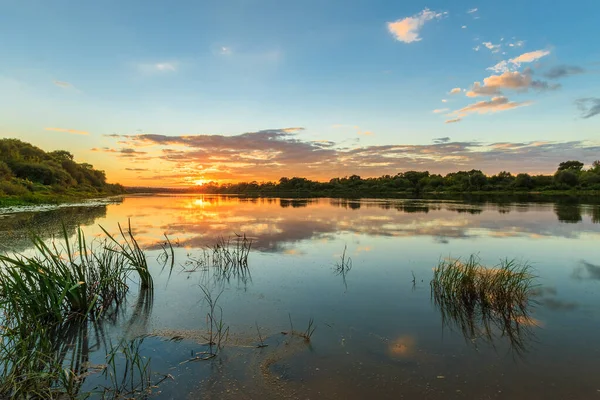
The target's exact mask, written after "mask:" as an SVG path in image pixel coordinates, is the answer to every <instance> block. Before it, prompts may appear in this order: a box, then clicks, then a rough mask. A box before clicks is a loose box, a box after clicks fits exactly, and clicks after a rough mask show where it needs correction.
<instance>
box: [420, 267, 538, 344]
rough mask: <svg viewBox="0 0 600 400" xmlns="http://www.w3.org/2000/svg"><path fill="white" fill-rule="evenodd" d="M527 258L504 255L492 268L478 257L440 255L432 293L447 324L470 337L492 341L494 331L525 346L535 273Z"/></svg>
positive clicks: (471, 338) (531, 319)
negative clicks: (486, 265) (458, 257)
mask: <svg viewBox="0 0 600 400" xmlns="http://www.w3.org/2000/svg"><path fill="white" fill-rule="evenodd" d="M531 270H532V268H531V266H530V265H529V264H527V263H518V262H516V261H515V260H502V261H501V262H500V264H499V265H497V266H495V267H494V268H486V267H484V266H483V265H481V263H480V261H479V258H478V257H476V256H471V257H469V259H467V260H466V261H465V262H463V261H461V260H460V259H456V260H441V261H440V262H439V264H438V266H437V268H435V269H434V276H433V280H432V281H431V296H432V299H433V301H434V303H435V305H436V306H437V308H438V309H439V310H440V311H441V313H442V321H443V323H444V325H446V326H448V325H449V326H457V327H459V328H460V330H461V331H462V333H463V335H464V336H465V338H466V339H469V340H473V339H477V338H481V337H483V338H485V339H488V340H490V341H491V340H492V339H493V336H494V332H495V330H497V331H499V333H500V335H501V336H506V337H508V338H509V340H510V342H511V345H512V346H513V348H514V349H516V350H517V351H522V350H524V341H523V338H524V334H527V333H528V332H527V331H526V329H523V328H527V327H528V326H530V325H531V324H530V323H529V322H531V321H534V320H533V318H531V316H530V313H529V305H530V304H529V303H530V298H531V295H532V290H533V288H534V287H535V283H534V280H535V276H534V275H533V274H532V271H531Z"/></svg>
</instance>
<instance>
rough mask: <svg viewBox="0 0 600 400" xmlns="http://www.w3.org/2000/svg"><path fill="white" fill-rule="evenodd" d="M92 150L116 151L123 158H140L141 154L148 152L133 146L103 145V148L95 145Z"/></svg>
mask: <svg viewBox="0 0 600 400" xmlns="http://www.w3.org/2000/svg"><path fill="white" fill-rule="evenodd" d="M90 150H91V151H96V152H102V153H116V154H117V155H118V156H119V157H121V158H134V157H138V158H139V156H140V155H145V154H148V152H146V151H138V150H136V149H133V148H122V149H112V148H110V147H101V148H97V147H94V148H92V149H90Z"/></svg>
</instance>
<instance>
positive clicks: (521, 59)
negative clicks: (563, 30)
mask: <svg viewBox="0 0 600 400" xmlns="http://www.w3.org/2000/svg"><path fill="white" fill-rule="evenodd" d="M548 54H550V51H549V50H536V51H530V52H529V53H523V54H521V55H520V56H518V57H515V58H511V59H510V60H509V61H510V62H511V63H513V64H516V65H521V63H531V62H534V61H537V60H539V59H540V58H542V57H546V56H547V55H548Z"/></svg>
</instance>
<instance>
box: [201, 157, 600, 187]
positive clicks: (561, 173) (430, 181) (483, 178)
mask: <svg viewBox="0 0 600 400" xmlns="http://www.w3.org/2000/svg"><path fill="white" fill-rule="evenodd" d="M565 190H600V161H594V163H593V164H592V166H591V167H590V168H588V169H585V168H584V164H583V163H582V162H580V161H565V162H561V163H560V164H559V166H558V168H557V170H556V172H555V173H554V174H553V175H530V174H526V173H520V174H517V175H513V174H512V173H510V172H507V171H502V172H500V173H498V174H495V175H492V176H487V175H485V174H484V173H483V172H481V171H480V170H476V169H472V170H470V171H458V172H451V173H449V174H446V175H444V176H442V175H440V174H431V173H429V171H405V172H400V173H398V174H396V175H383V176H380V177H378V178H361V177H360V176H359V175H351V176H347V177H343V178H333V179H331V180H329V181H328V182H318V181H313V180H310V179H306V178H300V177H293V178H287V177H283V178H281V179H279V181H278V182H260V183H259V182H256V181H253V182H241V183H234V184H232V183H225V184H218V183H216V182H209V183H207V184H205V185H203V186H201V187H200V188H198V189H197V191H199V192H203V193H216V194H249V195H261V194H265V195H268V194H277V193H304V194H308V195H310V194H322V195H335V194H386V193H388V194H389V193H399V192H409V193H415V194H419V193H436V192H455V193H457V192H538V191H539V192H543V191H565Z"/></svg>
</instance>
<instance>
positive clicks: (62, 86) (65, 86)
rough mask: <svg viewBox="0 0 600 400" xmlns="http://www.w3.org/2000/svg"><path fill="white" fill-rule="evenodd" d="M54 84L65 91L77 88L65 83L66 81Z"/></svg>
mask: <svg viewBox="0 0 600 400" xmlns="http://www.w3.org/2000/svg"><path fill="white" fill-rule="evenodd" d="M53 83H54V84H55V85H56V86H58V87H60V88H63V89H75V86H73V85H72V84H71V83H69V82H65V81H53Z"/></svg>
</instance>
